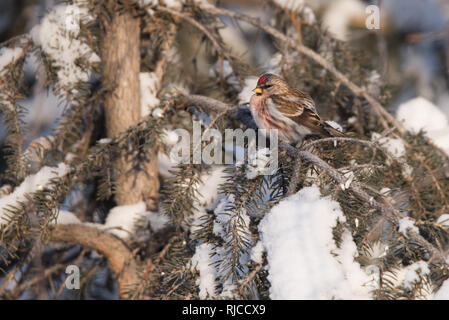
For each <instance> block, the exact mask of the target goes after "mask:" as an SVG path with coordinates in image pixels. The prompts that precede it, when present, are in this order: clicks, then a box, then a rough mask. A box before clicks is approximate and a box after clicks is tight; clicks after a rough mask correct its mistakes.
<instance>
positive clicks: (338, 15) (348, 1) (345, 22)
mask: <svg viewBox="0 0 449 320" xmlns="http://www.w3.org/2000/svg"><path fill="white" fill-rule="evenodd" d="M365 8H366V5H365V4H363V3H362V2H361V1H360V0H341V1H333V2H332V3H331V4H330V5H329V6H328V7H327V9H326V12H325V13H324V15H323V25H324V27H325V28H327V29H328V30H329V32H330V33H331V34H333V35H334V36H335V37H336V38H337V39H340V40H343V41H344V40H347V38H348V34H349V26H350V23H351V22H352V21H354V20H357V19H365V18H366V15H365Z"/></svg>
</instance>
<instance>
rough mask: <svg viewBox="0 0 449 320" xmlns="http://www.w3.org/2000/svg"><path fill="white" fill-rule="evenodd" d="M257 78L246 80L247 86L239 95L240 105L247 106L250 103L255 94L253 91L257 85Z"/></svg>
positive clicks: (245, 85)
mask: <svg viewBox="0 0 449 320" xmlns="http://www.w3.org/2000/svg"><path fill="white" fill-rule="evenodd" d="M258 79H259V78H257V77H248V78H246V79H245V84H244V86H243V89H242V91H241V92H240V93H239V103H240V104H245V103H249V100H250V99H251V96H252V95H253V94H254V93H253V90H254V88H255V87H256V85H257V80H258Z"/></svg>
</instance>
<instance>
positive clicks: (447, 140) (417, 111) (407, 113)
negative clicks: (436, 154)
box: [396, 97, 449, 154]
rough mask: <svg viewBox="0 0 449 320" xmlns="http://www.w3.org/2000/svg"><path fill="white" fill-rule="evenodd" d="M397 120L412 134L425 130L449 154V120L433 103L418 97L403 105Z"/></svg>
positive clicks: (397, 114)
mask: <svg viewBox="0 0 449 320" xmlns="http://www.w3.org/2000/svg"><path fill="white" fill-rule="evenodd" d="M396 119H397V120H399V121H402V122H403V125H404V128H405V129H407V130H410V131H412V132H415V133H417V132H419V131H420V130H424V131H426V133H427V136H428V137H429V138H430V139H432V140H433V142H434V143H435V144H436V145H437V146H439V147H440V148H442V149H443V150H444V151H445V152H446V153H447V154H449V120H448V118H447V117H446V115H445V114H444V113H443V112H442V111H441V110H440V109H439V108H438V107H437V106H436V105H434V104H433V103H432V102H430V101H428V100H426V99H425V98H423V97H418V98H415V99H412V100H409V101H407V102H404V103H402V104H401V105H400V106H399V108H398V110H397V112H396Z"/></svg>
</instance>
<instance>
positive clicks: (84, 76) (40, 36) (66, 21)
mask: <svg viewBox="0 0 449 320" xmlns="http://www.w3.org/2000/svg"><path fill="white" fill-rule="evenodd" d="M81 19H85V20H92V19H93V17H92V16H90V15H89V12H88V9H87V8H80V7H78V6H74V5H69V6H56V7H54V8H53V10H52V11H51V12H50V13H49V14H48V15H46V16H45V17H44V19H43V20H42V22H41V24H40V25H37V26H35V27H34V28H33V29H32V30H31V36H32V39H33V41H34V42H35V43H36V44H37V45H40V46H41V48H42V50H43V51H44V52H45V53H46V54H47V55H48V56H49V58H50V59H51V61H52V64H53V67H55V69H56V70H57V71H56V74H57V87H58V88H60V89H62V90H64V91H67V92H69V93H70V92H71V91H72V90H74V87H75V86H76V84H77V83H79V82H87V81H88V80H89V76H90V72H89V70H86V68H85V67H83V66H79V65H78V63H77V62H78V60H79V59H80V58H85V59H87V60H88V62H89V63H98V62H99V61H100V58H99V57H98V56H97V55H96V54H95V53H94V52H93V51H92V49H91V48H90V47H89V46H88V45H87V44H86V43H84V42H82V41H81V40H80V39H79V33H80V21H81Z"/></svg>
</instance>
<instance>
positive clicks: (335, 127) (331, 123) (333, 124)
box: [325, 120, 343, 132]
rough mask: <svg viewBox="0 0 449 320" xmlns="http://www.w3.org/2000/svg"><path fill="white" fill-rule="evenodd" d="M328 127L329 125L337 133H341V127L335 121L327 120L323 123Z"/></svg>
mask: <svg viewBox="0 0 449 320" xmlns="http://www.w3.org/2000/svg"><path fill="white" fill-rule="evenodd" d="M325 122H326V123H327V124H328V125H330V126H331V127H332V128H334V129H335V130H338V131H340V132H343V128H342V126H341V125H340V124H338V123H337V122H335V121H331V120H328V121H325Z"/></svg>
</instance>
